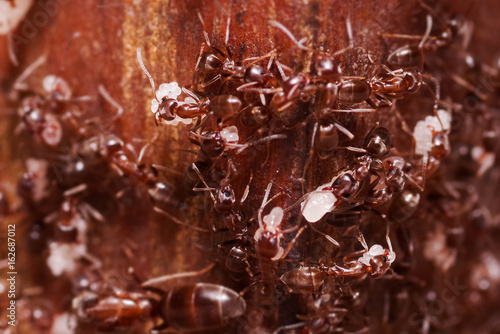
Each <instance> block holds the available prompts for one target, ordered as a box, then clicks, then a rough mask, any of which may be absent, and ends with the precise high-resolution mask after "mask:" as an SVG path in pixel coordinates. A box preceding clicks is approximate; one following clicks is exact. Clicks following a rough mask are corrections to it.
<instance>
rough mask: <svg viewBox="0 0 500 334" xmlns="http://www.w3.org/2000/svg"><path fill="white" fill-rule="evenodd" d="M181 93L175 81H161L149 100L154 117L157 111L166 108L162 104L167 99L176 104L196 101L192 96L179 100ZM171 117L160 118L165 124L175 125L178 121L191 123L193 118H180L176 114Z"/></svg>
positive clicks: (160, 111)
mask: <svg viewBox="0 0 500 334" xmlns="http://www.w3.org/2000/svg"><path fill="white" fill-rule="evenodd" d="M181 94H182V89H181V88H180V87H179V84H178V83H177V82H175V81H174V82H170V83H162V84H161V85H160V86H159V87H158V90H157V91H156V92H155V98H154V99H152V100H151V112H152V113H153V114H155V117H157V115H158V113H160V114H161V113H162V111H163V109H165V108H166V106H165V105H164V104H165V102H166V101H167V99H169V100H173V101H172V102H174V101H175V103H177V104H178V105H181V104H195V103H196V101H195V99H193V98H192V97H190V96H188V97H186V98H185V99H184V101H179V96H180V95H181ZM172 116H173V119H171V120H167V119H164V118H161V117H160V118H161V119H162V120H163V122H164V123H165V124H169V125H174V126H175V125H177V124H179V123H184V124H191V123H192V122H193V119H191V118H182V117H180V116H178V115H175V114H174V115H172Z"/></svg>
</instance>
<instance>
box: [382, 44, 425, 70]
mask: <svg viewBox="0 0 500 334" xmlns="http://www.w3.org/2000/svg"><path fill="white" fill-rule="evenodd" d="M387 63H388V64H389V66H390V67H391V68H392V69H400V68H401V69H404V70H409V69H415V70H418V71H420V70H422V68H423V66H424V58H423V54H422V50H421V49H420V48H419V47H418V46H409V45H407V46H403V47H401V48H399V49H397V50H395V51H393V52H392V53H391V54H390V55H389V57H387Z"/></svg>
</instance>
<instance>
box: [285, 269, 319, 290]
mask: <svg viewBox="0 0 500 334" xmlns="http://www.w3.org/2000/svg"><path fill="white" fill-rule="evenodd" d="M326 276H327V274H326V272H325V271H324V270H322V269H320V268H317V267H300V268H297V269H292V270H290V271H287V272H286V273H284V274H283V275H282V276H281V281H282V282H283V284H284V285H285V287H286V289H287V290H288V292H289V293H314V292H318V290H319V288H321V286H322V285H323V281H324V279H325V278H326Z"/></svg>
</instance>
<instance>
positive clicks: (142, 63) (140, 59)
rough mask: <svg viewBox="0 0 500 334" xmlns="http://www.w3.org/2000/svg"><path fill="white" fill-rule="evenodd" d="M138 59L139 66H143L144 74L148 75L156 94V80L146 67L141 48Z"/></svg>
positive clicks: (138, 51)
mask: <svg viewBox="0 0 500 334" xmlns="http://www.w3.org/2000/svg"><path fill="white" fill-rule="evenodd" d="M137 61H138V62H139V66H140V67H141V69H142V71H143V72H144V74H146V76H147V77H148V78H149V82H150V83H151V87H152V88H153V94H154V92H156V87H155V81H154V80H153V77H152V76H151V74H149V72H148V70H147V69H146V66H144V62H143V61H142V54H141V48H137Z"/></svg>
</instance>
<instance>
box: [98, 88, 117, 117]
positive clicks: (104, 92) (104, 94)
mask: <svg viewBox="0 0 500 334" xmlns="http://www.w3.org/2000/svg"><path fill="white" fill-rule="evenodd" d="M97 90H98V91H99V94H101V96H102V97H103V98H104V99H105V100H106V101H108V103H109V104H111V105H112V106H113V107H115V108H116V115H115V117H113V120H116V119H118V118H120V117H121V115H122V114H123V108H122V106H121V105H119V104H118V102H116V101H115V100H114V99H113V98H112V97H111V96H110V95H109V93H108V91H107V90H106V88H104V86H103V85H101V84H100V85H99V86H97Z"/></svg>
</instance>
